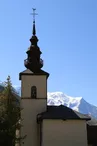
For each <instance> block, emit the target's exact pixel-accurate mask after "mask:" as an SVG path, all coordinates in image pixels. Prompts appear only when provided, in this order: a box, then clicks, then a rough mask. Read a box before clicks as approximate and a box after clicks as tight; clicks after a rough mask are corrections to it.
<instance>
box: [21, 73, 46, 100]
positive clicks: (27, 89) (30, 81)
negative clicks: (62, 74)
mask: <svg viewBox="0 0 97 146" xmlns="http://www.w3.org/2000/svg"><path fill="white" fill-rule="evenodd" d="M32 86H36V87H37V98H46V97H47V79H46V75H39V76H38V75H32V76H31V75H22V77H21V89H22V91H21V96H22V97H23V98H30V97H31V87H32Z"/></svg>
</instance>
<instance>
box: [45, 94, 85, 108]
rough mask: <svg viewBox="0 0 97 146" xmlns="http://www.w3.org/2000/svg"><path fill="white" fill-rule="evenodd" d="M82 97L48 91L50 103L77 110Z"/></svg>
mask: <svg viewBox="0 0 97 146" xmlns="http://www.w3.org/2000/svg"><path fill="white" fill-rule="evenodd" d="M81 99H82V97H71V96H68V95H66V94H64V93H62V92H51V93H50V92H48V100H47V103H48V105H61V104H62V105H65V106H67V107H70V108H72V109H74V110H76V111H79V109H78V107H79V105H80V101H81Z"/></svg>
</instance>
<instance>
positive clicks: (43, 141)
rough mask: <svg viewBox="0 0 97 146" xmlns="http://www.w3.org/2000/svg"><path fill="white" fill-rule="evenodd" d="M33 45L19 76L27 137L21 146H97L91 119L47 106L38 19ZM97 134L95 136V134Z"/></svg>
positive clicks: (64, 109) (72, 111)
mask: <svg viewBox="0 0 97 146" xmlns="http://www.w3.org/2000/svg"><path fill="white" fill-rule="evenodd" d="M30 42H31V45H30V47H29V48H28V50H27V52H26V53H27V59H26V60H25V61H24V65H25V67H26V70H25V71H23V72H21V73H20V74H19V79H20V80H21V106H22V107H23V110H22V111H21V117H22V119H23V121H22V125H23V127H22V128H21V136H24V135H25V134H26V135H27V137H26V138H25V140H24V143H21V145H22V146H65V145H66V146H88V145H89V146H96V145H97V128H96V130H95V127H97V126H94V125H93V124H90V123H91V122H90V123H88V121H89V120H90V119H91V118H90V117H89V116H88V115H84V114H81V113H79V112H76V111H74V110H72V109H70V108H68V107H66V106H62V105H60V106H47V79H48V77H49V73H48V72H46V71H44V70H42V67H43V60H42V59H41V54H42V52H41V51H40V48H39V46H38V38H37V36H36V29H35V19H33V34H32V37H31V39H30ZM94 131H95V136H94V135H93V132H94Z"/></svg>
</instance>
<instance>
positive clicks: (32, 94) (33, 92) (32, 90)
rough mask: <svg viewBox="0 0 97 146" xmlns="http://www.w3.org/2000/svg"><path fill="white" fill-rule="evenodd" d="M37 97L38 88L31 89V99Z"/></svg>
mask: <svg viewBox="0 0 97 146" xmlns="http://www.w3.org/2000/svg"><path fill="white" fill-rule="evenodd" d="M36 96H37V88H36V86H32V87H31V98H36Z"/></svg>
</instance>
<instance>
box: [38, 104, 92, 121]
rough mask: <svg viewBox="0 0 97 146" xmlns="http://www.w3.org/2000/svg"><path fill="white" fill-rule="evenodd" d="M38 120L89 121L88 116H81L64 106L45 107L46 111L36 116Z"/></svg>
mask: <svg viewBox="0 0 97 146" xmlns="http://www.w3.org/2000/svg"><path fill="white" fill-rule="evenodd" d="M37 118H38V120H42V119H63V120H68V119H72V120H75V119H76V120H77V119H78V120H90V119H91V118H90V117H89V116H88V115H84V114H81V113H79V112H77V111H74V110H72V109H70V108H68V107H66V106H63V105H60V106H47V111H45V112H43V113H40V114H38V115H37Z"/></svg>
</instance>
